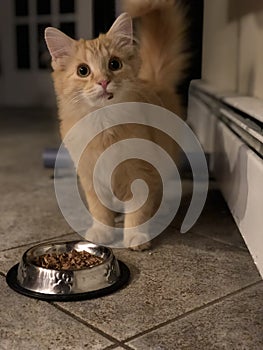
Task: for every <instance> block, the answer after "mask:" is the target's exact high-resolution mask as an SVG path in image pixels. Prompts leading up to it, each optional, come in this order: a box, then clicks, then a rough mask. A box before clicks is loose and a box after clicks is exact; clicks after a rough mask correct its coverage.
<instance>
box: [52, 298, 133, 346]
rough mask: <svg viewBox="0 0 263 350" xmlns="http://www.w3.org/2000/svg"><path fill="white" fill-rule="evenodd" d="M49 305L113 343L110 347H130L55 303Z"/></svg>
mask: <svg viewBox="0 0 263 350" xmlns="http://www.w3.org/2000/svg"><path fill="white" fill-rule="evenodd" d="M49 304H50V305H52V306H54V307H55V308H56V309H58V310H60V311H62V312H64V313H65V314H67V315H68V316H70V317H72V318H73V319H75V320H76V321H78V322H80V323H82V324H83V325H85V326H86V327H88V328H89V329H91V330H92V331H94V332H96V333H98V334H100V335H101V336H103V337H104V338H106V339H108V340H110V341H111V342H113V343H114V344H112V345H110V347H111V346H113V345H114V346H115V347H117V346H123V347H124V348H125V349H127V350H130V347H128V346H127V345H125V344H122V343H121V341H120V340H118V339H116V338H114V337H112V336H111V335H109V334H107V333H105V332H103V331H102V330H100V329H99V328H97V327H95V326H92V325H91V324H90V323H88V322H86V321H84V320H83V319H82V318H81V317H79V316H76V315H75V314H72V313H71V312H70V311H68V310H66V309H64V308H63V307H62V306H60V305H58V304H56V303H54V302H49ZM106 349H108V348H106ZM110 349H111V348H110Z"/></svg>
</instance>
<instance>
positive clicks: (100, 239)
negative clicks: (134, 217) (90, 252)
mask: <svg viewBox="0 0 263 350" xmlns="http://www.w3.org/2000/svg"><path fill="white" fill-rule="evenodd" d="M85 239H86V240H87V241H89V242H92V243H95V244H98V245H108V244H111V243H113V241H114V233H113V230H112V229H110V228H107V229H105V230H104V229H101V228H98V227H91V228H90V229H88V230H87V232H86V234H85Z"/></svg>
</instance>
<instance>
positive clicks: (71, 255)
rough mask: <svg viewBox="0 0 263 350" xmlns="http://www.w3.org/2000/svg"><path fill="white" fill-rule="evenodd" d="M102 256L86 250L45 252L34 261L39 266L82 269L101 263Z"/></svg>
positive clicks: (55, 268)
mask: <svg viewBox="0 0 263 350" xmlns="http://www.w3.org/2000/svg"><path fill="white" fill-rule="evenodd" d="M102 261H103V259H102V258H100V257H98V256H96V255H92V254H90V253H88V252H86V251H85V250H83V251H81V252H78V251H77V250H75V249H74V250H72V251H70V252H67V253H66V252H65V253H60V254H56V253H52V254H43V255H40V256H37V257H35V258H34V260H33V263H34V264H35V265H37V266H39V267H44V268H46V269H52V270H80V269H85V268H89V267H93V266H96V265H99V264H101V263H102Z"/></svg>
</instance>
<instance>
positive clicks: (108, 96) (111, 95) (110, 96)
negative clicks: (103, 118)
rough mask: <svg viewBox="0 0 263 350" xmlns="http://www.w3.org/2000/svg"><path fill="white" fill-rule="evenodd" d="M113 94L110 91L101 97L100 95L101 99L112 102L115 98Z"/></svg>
mask: <svg viewBox="0 0 263 350" xmlns="http://www.w3.org/2000/svg"><path fill="white" fill-rule="evenodd" d="M113 96H114V95H113V93H112V92H108V91H104V92H103V93H102V94H101V95H100V97H102V98H105V99H107V100H111V99H112V98H113Z"/></svg>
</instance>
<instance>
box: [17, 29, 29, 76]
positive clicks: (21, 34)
mask: <svg viewBox="0 0 263 350" xmlns="http://www.w3.org/2000/svg"><path fill="white" fill-rule="evenodd" d="M16 59H17V61H16V62H17V63H16V65H17V68H18V69H29V68H30V52H29V27H28V25H27V24H23V25H17V26H16Z"/></svg>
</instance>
